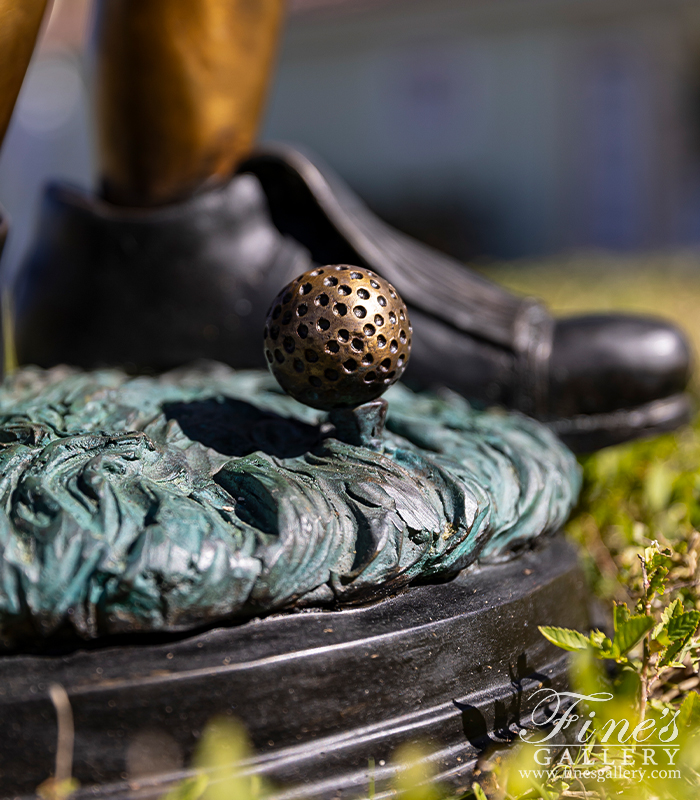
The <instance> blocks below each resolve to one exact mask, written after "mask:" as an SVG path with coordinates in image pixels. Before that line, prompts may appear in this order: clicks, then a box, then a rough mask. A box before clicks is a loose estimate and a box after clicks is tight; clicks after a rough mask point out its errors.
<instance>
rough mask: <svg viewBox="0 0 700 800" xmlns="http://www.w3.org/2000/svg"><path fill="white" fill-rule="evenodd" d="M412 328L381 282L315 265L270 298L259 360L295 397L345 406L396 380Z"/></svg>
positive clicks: (326, 406)
mask: <svg viewBox="0 0 700 800" xmlns="http://www.w3.org/2000/svg"><path fill="white" fill-rule="evenodd" d="M412 333H413V328H412V327H411V323H410V321H409V318H408V310H407V309H406V305H405V303H404V302H403V300H402V299H401V298H400V297H399V294H398V292H397V291H396V289H394V287H393V286H392V285H391V284H389V283H387V281H385V280H383V279H382V278H380V277H378V276H377V275H375V274H374V273H373V272H370V270H367V269H362V268H360V267H352V266H347V265H334V266H326V267H318V268H317V269H313V270H310V271H309V272H305V273H304V274H303V275H300V276H299V277H298V278H297V279H296V280H293V281H292V282H291V283H290V284H289V285H287V286H285V287H284V289H282V291H281V292H280V293H279V294H278V295H277V297H276V298H275V299H274V300H273V301H272V305H271V306H270V310H269V312H268V315H267V321H266V324H265V330H264V339H265V358H266V359H267V363H268V365H269V367H270V370H271V372H272V374H273V375H274V376H275V378H276V379H277V381H278V382H279V384H280V386H281V387H282V388H283V389H284V390H285V391H286V392H287V393H288V394H290V395H291V396H292V397H294V398H295V399H296V400H299V401H300V402H302V403H305V404H306V405H308V406H312V407H313V408H319V409H323V410H326V411H330V410H331V409H334V408H352V407H355V406H358V405H361V404H362V403H368V402H369V401H370V400H375V399H376V398H377V397H379V396H380V395H382V394H383V393H384V392H385V391H386V390H387V389H388V388H389V386H391V385H392V384H393V383H396V381H398V380H399V378H400V377H401V375H402V374H403V372H404V370H405V369H406V365H407V364H408V358H409V355H410V352H411V336H412Z"/></svg>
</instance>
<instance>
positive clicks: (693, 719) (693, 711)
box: [678, 692, 700, 733]
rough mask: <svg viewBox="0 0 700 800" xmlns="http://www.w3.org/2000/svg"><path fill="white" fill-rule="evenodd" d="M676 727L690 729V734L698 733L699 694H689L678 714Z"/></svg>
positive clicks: (699, 718)
mask: <svg viewBox="0 0 700 800" xmlns="http://www.w3.org/2000/svg"><path fill="white" fill-rule="evenodd" d="M678 727H679V728H681V729H683V728H690V733H700V694H698V693H697V692H690V693H689V694H688V696H687V697H686V698H685V700H684V701H683V705H682V706H681V710H680V712H679V714H678Z"/></svg>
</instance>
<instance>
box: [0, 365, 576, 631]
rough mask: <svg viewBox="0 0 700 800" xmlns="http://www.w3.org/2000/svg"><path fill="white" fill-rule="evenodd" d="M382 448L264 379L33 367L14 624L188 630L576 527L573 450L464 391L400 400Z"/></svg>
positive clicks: (2, 607) (7, 387)
mask: <svg viewBox="0 0 700 800" xmlns="http://www.w3.org/2000/svg"><path fill="white" fill-rule="evenodd" d="M387 399H388V400H389V415H388V419H387V428H386V431H385V434H384V437H383V439H382V440H381V441H379V442H375V443H370V444H368V445H367V446H364V447H360V446H353V445H350V444H347V443H344V442H341V441H338V440H337V439H336V438H334V436H333V433H334V430H333V428H332V425H330V423H329V422H328V418H327V415H325V414H324V413H323V412H319V411H315V410H313V409H310V408H306V407H304V406H301V405H300V404H298V403H297V402H296V401H294V400H292V399H291V398H290V397H287V396H286V395H284V394H282V393H281V392H280V390H279V388H278V387H277V386H276V384H275V382H274V380H273V379H272V378H271V377H270V376H269V375H267V373H263V372H241V373H234V372H233V371H232V370H230V369H228V368H226V367H223V366H221V365H207V366H203V367H199V368H190V369H186V370H181V371H178V372H173V373H169V374H167V375H164V376H161V377H159V378H146V377H141V378H128V377H127V376H126V375H124V374H123V373H121V372H118V371H101V372H92V373H82V372H76V371H70V370H67V369H65V368H59V369H55V370H52V371H41V370H37V369H33V368H28V369H24V370H21V371H19V372H17V373H15V374H14V375H13V376H12V377H11V378H9V379H7V380H6V382H5V383H4V385H3V387H2V389H1V390H0V464H1V467H0V496H1V498H2V507H1V510H0V629H1V631H2V635H3V638H4V640H5V642H6V643H7V644H11V643H12V641H13V640H14V638H15V637H16V636H18V635H19V636H27V635H30V636H31V635H36V634H41V635H48V634H51V633H53V632H56V631H62V630H65V629H73V630H74V631H75V632H77V633H78V634H79V635H81V636H83V637H95V636H99V635H102V634H106V633H117V632H124V631H143V630H151V631H175V630H185V629H188V628H191V627H194V626H198V625H201V624H208V623H211V622H213V621H217V620H225V619H234V618H236V617H241V618H243V617H246V616H249V615H251V614H259V613H265V612H270V611H273V610H277V609H282V608H285V607H288V606H289V605H291V604H294V603H296V604H298V605H307V606H308V605H323V604H333V603H352V602H358V601H364V600H366V599H368V598H372V597H376V596H380V595H381V594H382V593H387V592H392V591H395V590H397V589H399V588H401V587H402V586H405V585H406V584H408V583H409V582H411V581H415V580H417V579H425V578H431V577H437V576H448V575H450V574H453V573H455V572H456V571H457V570H459V569H462V568H464V567H467V566H469V565H470V564H473V563H474V562H475V561H476V560H477V559H487V560H495V559H499V558H505V557H507V556H508V554H509V553H510V552H512V550H513V549H514V548H516V547H518V546H522V545H524V544H527V543H528V542H529V541H531V540H533V539H535V538H536V537H538V536H541V535H544V534H546V533H548V532H552V531H555V530H557V529H558V528H559V527H560V526H561V525H562V524H563V523H564V522H565V521H566V519H567V517H568V515H569V513H570V511H571V509H572V507H573V505H574V503H575V501H576V498H577V495H578V491H579V485H580V475H579V468H578V466H577V463H576V461H575V459H574V457H573V456H572V455H571V454H570V453H569V451H568V450H566V448H564V447H563V446H562V445H561V444H560V443H559V442H558V440H556V439H555V438H554V436H552V435H551V434H550V433H549V432H548V431H547V430H546V429H545V428H543V427H542V426H540V425H538V424H537V423H535V422H532V421H531V420H528V419H525V418H524V417H521V416H518V415H504V414H499V413H483V412H478V411H475V410H473V409H472V408H471V407H470V406H469V405H468V404H467V403H466V402H465V401H464V400H463V399H461V398H460V397H458V396H456V395H454V394H449V393H445V394H443V395H439V396H438V395H434V394H423V395H416V394H413V393H412V392H410V391H409V390H407V389H406V388H404V387H402V386H396V387H394V388H392V389H391V390H390V391H389V392H388V394H387Z"/></svg>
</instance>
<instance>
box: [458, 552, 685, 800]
mask: <svg viewBox="0 0 700 800" xmlns="http://www.w3.org/2000/svg"><path fill="white" fill-rule="evenodd" d="M638 562H639V565H640V572H641V580H640V581H639V583H638V586H637V592H636V594H637V596H636V598H634V599H636V603H635V606H634V613H632V611H630V608H629V607H628V605H627V604H626V603H616V604H615V605H614V606H613V609H612V628H613V634H612V638H609V637H608V636H607V635H606V634H605V633H604V632H603V631H600V630H595V631H592V632H591V633H589V635H588V636H585V635H583V634H582V633H579V632H577V631H572V630H567V629H565V628H553V627H541V628H540V631H541V633H542V635H543V636H544V637H545V638H546V639H547V640H548V641H550V642H551V643H552V644H554V645H556V646H557V647H560V648H562V649H563V650H567V651H569V652H572V653H574V656H573V662H572V674H571V683H572V687H573V689H574V691H575V692H576V693H578V695H579V696H583V697H585V698H586V699H585V700H584V701H583V702H582V707H581V709H579V711H578V712H577V714H580V716H578V717H577V718H578V719H579V720H584V719H585V720H586V725H585V726H584V727H583V728H581V733H580V734H579V733H577V734H576V740H575V743H574V744H573V745H572V743H571V742H570V741H567V742H562V741H560V742H559V745H558V748H557V750H556V757H555V759H554V760H553V761H552V760H549V758H550V756H549V753H550V750H549V748H545V749H543V748H542V743H543V742H545V741H548V740H547V738H546V737H545V738H543V739H539V740H538V741H536V742H532V741H528V742H527V743H526V744H525V745H522V746H520V747H519V748H516V751H515V753H513V754H511V755H510V756H509V757H508V758H506V759H505V760H504V761H503V762H501V763H500V764H497V765H495V766H492V767H491V768H490V769H487V776H486V778H485V779H484V780H483V781H482V783H483V784H484V786H486V785H488V786H489V787H490V789H491V795H490V796H492V797H495V798H499V800H520V799H521V798H522V800H525V799H526V798H527V800H533V799H535V798H540V800H559V798H564V797H581V798H589V800H606V798H608V797H620V798H629V800H661V798H669V799H672V800H691V798H693V799H694V798H696V797H697V796H698V795H699V794H700V695H698V694H697V692H695V691H690V692H689V693H687V694H685V696H683V693H682V692H679V693H677V694H676V696H675V698H674V700H675V701H674V702H672V701H670V700H669V699H668V698H666V697H665V693H664V692H663V691H661V692H659V691H658V690H659V689H663V688H664V687H665V683H666V681H667V680H668V678H669V677H670V675H671V674H672V673H674V672H678V671H683V673H685V672H687V671H688V670H691V671H692V672H693V673H696V671H697V665H698V658H699V652H700V638H699V637H698V625H700V611H698V610H696V609H686V607H685V606H684V603H683V600H682V599H681V597H675V598H671V597H670V596H669V594H668V588H669V585H668V583H669V580H670V579H671V577H672V573H673V569H674V553H673V552H672V551H670V550H669V549H667V548H661V547H660V546H659V545H658V543H657V542H653V543H652V544H651V545H649V546H647V547H645V548H644V549H643V551H642V553H641V554H639V556H638ZM664 601H665V602H664ZM596 661H614V662H615V663H616V664H617V668H616V670H614V671H613V673H612V677H609V676H608V675H607V674H606V673H605V672H604V671H602V670H601V669H599V668H598V667H597V666H596ZM694 681H695V678H694V679H693V680H692V681H691V683H693V685H697V683H695V682H694ZM567 713H569V712H566V711H565V712H564V718H565V719H566V714H567ZM556 724H557V723H556V721H554V722H553V723H552V725H553V726H554V727H556ZM664 744H665V745H666V746H667V749H666V750H664V749H663V745H664ZM654 747H656V748H659V749H654ZM544 752H546V753H547V759H548V760H547V762H546V763H544V764H543V761H542V754H543V753H544ZM663 753H666V757H667V759H668V760H669V770H658V769H656V770H652V769H647V767H648V764H649V762H650V763H651V764H654V765H655V766H656V765H657V762H656V761H655V760H654V759H656V758H658V757H661V756H662V754H663ZM669 753H670V755H669ZM671 766H673V770H671V769H670V767H671ZM676 770H678V774H676ZM572 776H573V778H572ZM479 788H480V791H481V794H479V793H477V791H476V789H475V790H474V795H475V797H476V798H477V800H483V797H484V794H485V793H484V789H483V786H480V787H479Z"/></svg>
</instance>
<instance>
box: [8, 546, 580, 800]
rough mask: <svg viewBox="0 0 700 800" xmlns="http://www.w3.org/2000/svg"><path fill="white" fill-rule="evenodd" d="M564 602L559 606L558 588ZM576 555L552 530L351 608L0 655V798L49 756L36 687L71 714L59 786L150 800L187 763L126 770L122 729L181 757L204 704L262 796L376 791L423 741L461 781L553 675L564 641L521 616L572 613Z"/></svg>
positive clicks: (566, 619)
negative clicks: (54, 651)
mask: <svg viewBox="0 0 700 800" xmlns="http://www.w3.org/2000/svg"><path fill="white" fill-rule="evenodd" d="M567 597H569V598H571V599H572V600H573V599H574V598H576V599H577V601H578V602H568V603H567V602H562V600H563V599H565V598H567ZM586 622H587V615H586V608H585V589H584V581H583V576H582V573H581V571H580V569H579V567H578V564H577V561H576V555H575V552H574V550H573V548H572V547H571V545H569V544H568V543H566V542H565V541H564V540H563V539H562V538H561V537H555V538H554V539H550V540H548V541H545V542H541V543H540V544H539V545H538V547H536V548H535V549H532V550H528V551H526V552H524V553H522V554H521V555H520V556H518V557H517V558H515V559H513V560H511V561H508V562H506V563H502V564H496V565H489V566H482V567H478V568H471V569H468V570H465V571H464V572H462V573H460V574H459V575H458V576H457V577H456V578H455V579H454V580H452V581H449V582H446V583H441V584H433V585H423V586H414V587H412V588H410V589H409V590H408V591H406V592H404V593H402V594H400V595H397V596H394V597H391V598H388V599H385V600H382V601H379V602H376V603H373V604H370V605H367V606H364V607H359V608H352V609H345V610H341V611H327V612H325V611H309V612H297V613H292V614H278V615H274V616H270V617H266V618H264V619H261V620H253V621H250V622H247V623H244V624H241V625H238V626H235V627H230V628H216V629H213V630H209V631H207V632H204V633H200V634H198V635H194V636H188V637H186V638H180V639H179V640H173V641H170V642H162V641H161V642H159V643H157V644H140V645H124V646H120V647H114V646H113V645H108V646H106V647H104V648H99V649H86V650H79V651H76V652H74V653H71V654H68V655H60V656H45V655H42V656H36V655H5V656H2V657H0V686H2V687H5V688H4V691H3V693H1V694H0V713H1V714H2V718H3V719H5V720H11V721H12V722H13V724H12V725H10V724H6V725H4V726H2V731H1V732H0V777H1V780H0V786H2V789H1V790H0V798H2V800H10V798H12V800H15V798H18V797H24V796H27V797H29V796H31V797H33V796H34V790H35V788H36V787H37V786H38V785H39V784H40V783H41V782H42V781H44V780H46V778H48V777H49V775H50V774H51V772H52V770H53V759H54V755H53V753H54V752H55V745H56V723H55V713H54V710H53V706H52V705H51V702H50V700H49V696H48V689H49V686H50V685H51V684H52V683H56V682H57V683H60V684H62V685H63V686H64V687H65V689H66V691H67V692H68V695H69V697H70V700H71V706H72V709H73V714H74V718H75V759H74V775H75V777H76V778H77V779H78V780H79V781H80V783H81V785H82V786H83V787H84V788H83V789H81V790H80V791H78V792H77V794H76V795H74V798H75V800H82V799H83V798H88V797H89V798H91V799H92V800H95V799H96V798H99V799H101V800H107V798H109V800H127V798H129V799H130V800H136V799H138V800H156V798H159V797H161V796H162V795H163V794H164V792H166V791H168V790H169V789H171V788H173V787H174V786H176V785H177V783H178V782H179V781H181V780H183V778H185V777H188V775H190V774H191V773H189V772H188V771H187V770H184V771H176V772H170V773H168V774H160V775H153V776H150V777H147V778H145V777H144V778H139V779H136V778H131V779H129V777H128V776H127V775H126V773H125V769H126V766H125V757H126V751H127V748H128V745H129V742H130V741H132V740H133V738H134V737H135V736H136V735H137V734H138V733H140V732H143V731H144V730H153V731H163V732H165V733H166V734H167V735H168V736H169V737H171V738H172V739H173V740H174V741H175V742H176V743H177V745H178V747H179V748H180V750H181V752H182V754H183V756H184V761H185V763H188V762H189V760H190V757H191V755H192V752H193V751H194V749H195V747H196V744H197V739H198V736H199V735H201V732H202V730H203V728H204V726H205V725H206V723H207V721H208V720H209V719H211V718H212V717H214V716H218V715H222V714H223V715H227V714H228V715H230V716H232V717H235V718H237V719H239V720H241V721H242V722H243V723H244V724H245V725H246V727H247V728H248V730H249V733H250V736H251V739H252V741H253V746H254V749H255V752H256V755H255V756H254V757H253V758H251V759H249V760H248V761H246V762H245V763H244V764H242V768H243V769H244V770H245V771H246V772H248V773H251V774H258V775H261V776H262V777H263V778H264V779H266V780H269V781H271V782H272V783H273V784H274V785H275V786H280V787H284V788H282V789H279V790H278V791H276V792H274V793H273V795H272V797H273V798H275V799H276V800H293V798H302V797H304V798H307V800H321V798H331V797H332V798H338V797H342V798H346V797H347V798H359V797H364V796H366V794H367V791H368V785H369V768H368V765H369V760H370V759H373V760H374V763H375V768H374V780H375V785H376V791H377V794H376V795H375V796H376V797H381V796H382V792H383V791H386V790H388V788H389V787H390V785H391V779H392V777H393V775H394V771H393V770H394V768H393V766H392V755H393V753H394V751H395V750H396V748H397V747H398V746H400V745H401V744H405V743H408V742H420V741H423V742H425V743H427V745H428V747H429V751H430V753H431V754H430V757H429V758H430V761H431V762H432V763H433V765H434V767H435V768H436V770H437V775H436V778H435V780H436V782H440V783H441V784H442V785H445V786H446V787H449V788H451V789H453V790H460V789H466V788H468V787H469V784H470V779H471V776H472V773H473V768H474V765H475V762H476V759H477V757H478V755H479V754H480V752H483V751H484V750H488V749H490V748H491V747H493V746H495V745H497V744H498V743H499V742H501V743H502V742H505V741H507V740H508V737H512V736H513V735H515V731H516V730H517V727H518V726H519V725H521V724H523V725H524V724H525V723H526V722H527V721H529V719H528V714H529V713H531V711H532V706H533V705H534V702H532V703H530V702H529V698H530V696H531V695H532V694H533V693H534V692H535V691H537V689H539V688H541V687H543V686H545V687H552V688H555V689H556V688H559V689H562V688H564V687H565V686H566V683H567V674H566V673H567V669H566V665H567V658H566V654H563V653H562V651H560V650H557V649H556V648H554V647H553V646H552V645H550V644H549V643H548V642H546V640H545V639H544V638H543V637H542V636H541V635H540V633H539V632H538V630H537V626H538V625H545V624H546V625H561V626H565V627H571V628H583V627H585V626H586Z"/></svg>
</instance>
